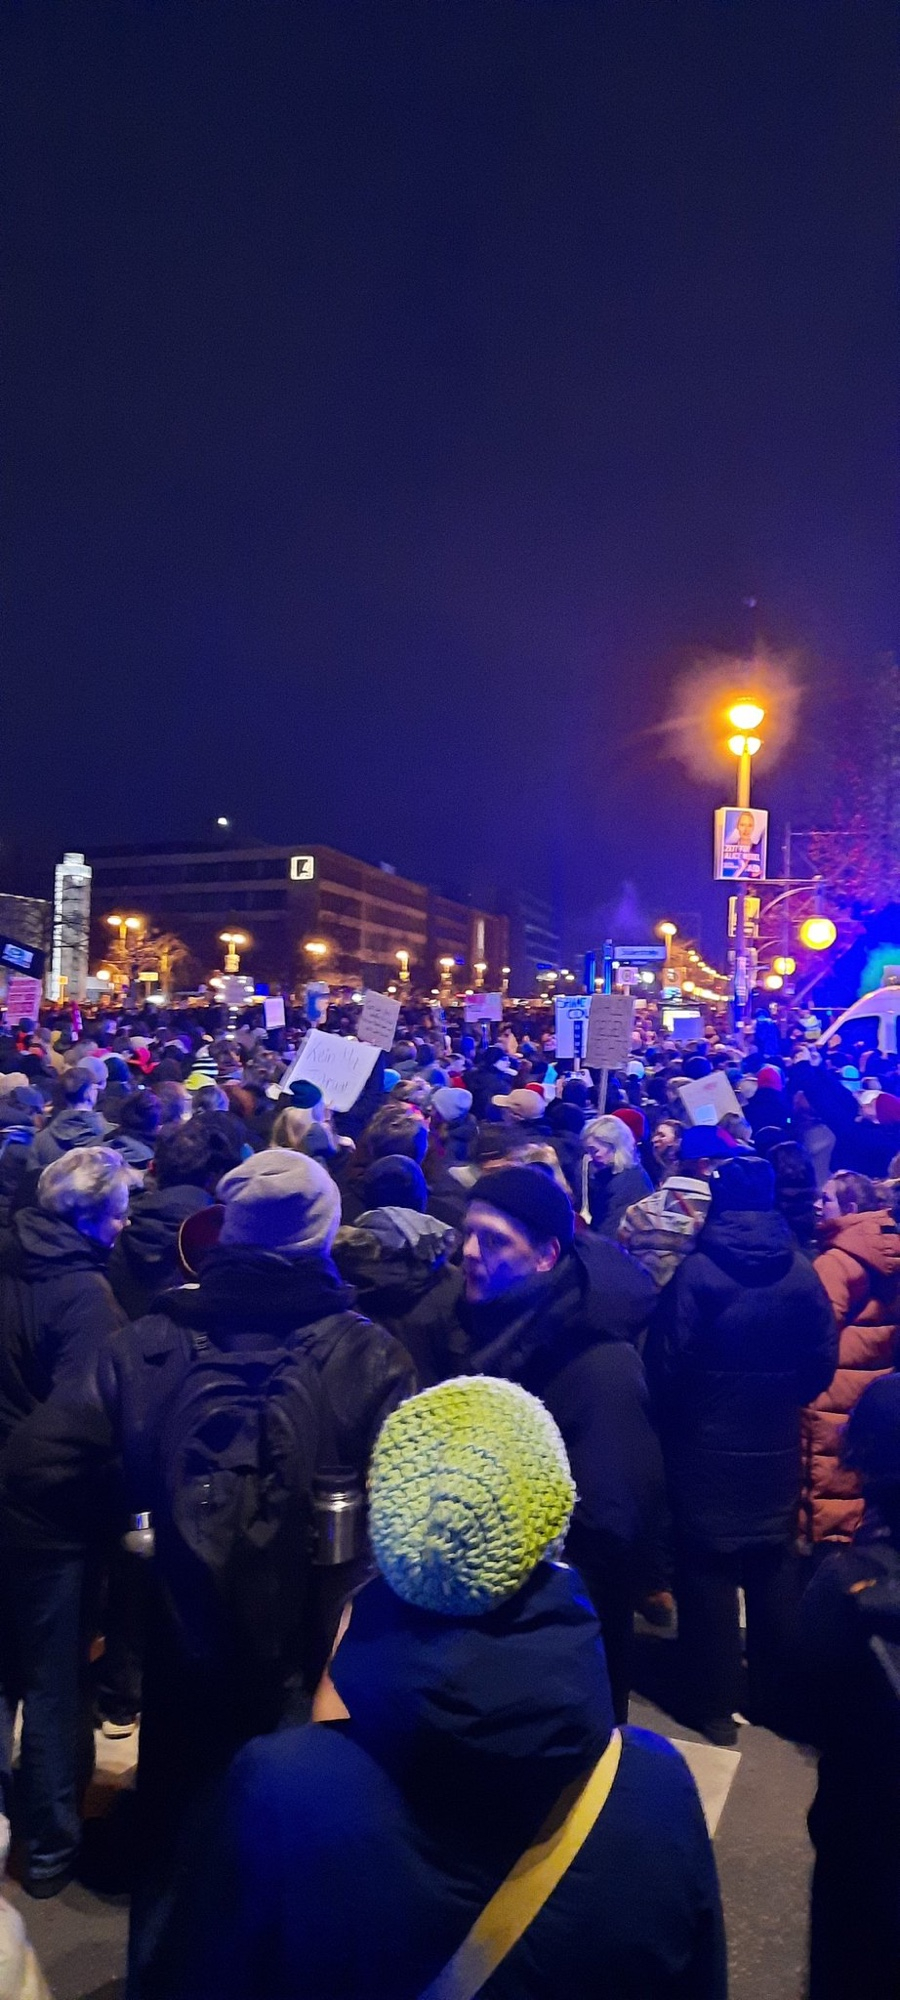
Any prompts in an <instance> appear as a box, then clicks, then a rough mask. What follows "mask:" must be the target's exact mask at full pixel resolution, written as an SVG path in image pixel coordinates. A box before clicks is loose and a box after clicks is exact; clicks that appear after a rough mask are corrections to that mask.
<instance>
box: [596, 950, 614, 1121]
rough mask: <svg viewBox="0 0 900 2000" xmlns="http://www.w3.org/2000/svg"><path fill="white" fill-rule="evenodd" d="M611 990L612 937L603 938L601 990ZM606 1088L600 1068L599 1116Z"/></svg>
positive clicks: (606, 1075)
mask: <svg viewBox="0 0 900 2000" xmlns="http://www.w3.org/2000/svg"><path fill="white" fill-rule="evenodd" d="M612 990H613V941H612V938H604V940H603V991H604V993H611V992H612ZM608 1090H609V1070H608V1069H602V1070H601V1071H600V1088H599V1090H598V1092H597V1100H598V1110H599V1113H600V1117H601V1118H602V1117H603V1113H604V1111H605V1110H606V1096H607V1092H608Z"/></svg>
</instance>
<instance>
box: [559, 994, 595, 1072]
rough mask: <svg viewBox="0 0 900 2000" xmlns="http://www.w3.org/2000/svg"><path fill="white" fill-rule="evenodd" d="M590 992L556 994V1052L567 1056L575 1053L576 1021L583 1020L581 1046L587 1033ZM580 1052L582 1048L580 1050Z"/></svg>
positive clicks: (561, 1055)
mask: <svg viewBox="0 0 900 2000" xmlns="http://www.w3.org/2000/svg"><path fill="white" fill-rule="evenodd" d="M591 999H592V995H591V994H590V993H558V994H557V996H556V1053H557V1055H558V1056H560V1057H563V1058H566V1057H569V1056H574V1054H575V1023H576V1021H580V1022H581V1030H580V1034H581V1048H583V1047H584V1038H585V1035H586V1034H587V1024H588V1016H589V1014H590V1011H591ZM579 1053H580V1050H579Z"/></svg>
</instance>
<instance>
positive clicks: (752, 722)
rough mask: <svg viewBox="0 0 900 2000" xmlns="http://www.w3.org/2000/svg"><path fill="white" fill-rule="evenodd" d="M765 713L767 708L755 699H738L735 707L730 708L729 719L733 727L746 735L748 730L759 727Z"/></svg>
mask: <svg viewBox="0 0 900 2000" xmlns="http://www.w3.org/2000/svg"><path fill="white" fill-rule="evenodd" d="M765 714H766V711H765V709H764V708H760V707H759V704H758V703H757V702H755V701H736V702H735V704H734V707H733V708H730V709H729V710H728V720H729V722H730V723H731V725H732V728H734V729H740V730H742V731H743V732H744V734H745V735H746V733H747V731H748V730H753V729H758V728H759V725H760V723H761V722H763V721H764V720H765Z"/></svg>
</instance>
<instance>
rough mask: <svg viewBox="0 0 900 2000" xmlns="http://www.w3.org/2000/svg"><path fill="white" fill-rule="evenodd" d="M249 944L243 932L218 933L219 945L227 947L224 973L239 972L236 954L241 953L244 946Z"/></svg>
mask: <svg viewBox="0 0 900 2000" xmlns="http://www.w3.org/2000/svg"><path fill="white" fill-rule="evenodd" d="M249 942H250V939H249V938H248V937H247V936H246V933H245V932H244V931H220V932H219V943H220V944H225V945H227V946H228V950H227V951H226V953H225V968H224V969H225V971H226V972H237V971H239V969H240V963H241V961H240V958H239V956H238V954H239V953H240V952H241V951H243V949H244V947H245V945H248V944H249Z"/></svg>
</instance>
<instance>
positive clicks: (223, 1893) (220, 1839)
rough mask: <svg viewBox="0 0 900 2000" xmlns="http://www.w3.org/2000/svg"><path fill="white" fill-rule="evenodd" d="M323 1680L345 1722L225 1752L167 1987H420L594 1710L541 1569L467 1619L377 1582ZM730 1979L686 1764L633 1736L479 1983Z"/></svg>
mask: <svg viewBox="0 0 900 2000" xmlns="http://www.w3.org/2000/svg"><path fill="white" fill-rule="evenodd" d="M332 1677H333V1679H334V1683H335V1686H336V1687H337V1688H338V1691H339V1693H340V1694H341V1697H342V1699H343V1701H344V1703H345V1705H346V1707H347V1708H348V1710H349V1712H350V1720H349V1722H347V1723H339V1724H332V1723H330V1724H324V1725H319V1726H315V1727H313V1728H309V1729H305V1730H293V1731H289V1732H282V1733H281V1734H280V1735H279V1736H278V1737H276V1738H272V1739H269V1740H260V1741H257V1742H255V1743H251V1744H249V1745H248V1746H247V1747H246V1748H245V1749H244V1750H243V1751H242V1752H241V1753H240V1755H239V1756H238V1758H237V1760H236V1761H235V1763H234V1765H233V1766H232V1769H231V1772H230V1773H229V1776H228V1779H227V1781H226V1784H225V1787H224V1791H223V1793H222V1794H221V1795H220V1798H219V1800H218V1802H217V1809H216V1812H215V1815H214V1821H213V1823H212V1824H211V1825H210V1828H209V1835H208V1838H206V1839H204V1840H203V1841H202V1842H201V1843H198V1844H197V1846H196V1849H195V1854H194V1858H193V1866H192V1868H191V1869H190V1872H189V1873H188V1875H187V1877H186V1881H185V1886H184V1895H183V1904H182V1907H181V1909H180V1910H179V1911H178V1912H177V1914H176V1921H175V1923H174V1924H173V1926H172V1929H173V1934H174V1936H175V1939H176V1941H177V1944H176V1950H177V1958H178V1963H177V1965H176V1967H175V1969H174V1972H173V1974H172V1976H171V1977H170V1980H169V1983H168V1984H167V1987H166V1992H167V1995H168V1996H169V2000H213V1996H215V2000H415V1996H416V1995H418V1994H420V1993H421V1992H422V1990H423V1988H424V1987H425V1986H426V1985H428V1984H429V1983H430V1981H431V1980H432V1979H434V1978H435V1977H436V1975H437V1973H438V1972H439V1970H440V1969H441V1967H442V1966H443V1965H444V1964H445V1963H446V1961H447V1959H448V1958H449V1957H450V1956H451V1954H452V1953H453V1952H454V1951H455V1950H456V1949H457V1947H458V1945H459V1944H460V1943H461V1942H462V1939H463V1937H464V1936H465V1934H466V1932H467V1931H468V1929H469V1927H470V1925H471V1924H472V1923H473V1922H474V1920H475V1918H476V1917H477V1915H478V1914H479V1912H480V1910H481V1909H482V1908H483V1906H484V1904H485V1903H486V1902H487V1900H488V1899H489V1897H490V1896H491V1895H492V1894H493V1893H494V1891H495V1889H497V1888H498V1887H499V1884H500V1882H501V1881H502V1880H503V1879H504V1877H505V1875H506V1874H507V1873H508V1871H509V1869H510V1867H511V1866H512V1864H513V1863H514V1861H515V1860H516V1859H517V1857H518V1856H519V1854H520V1853H521V1852H522V1851H523V1849H524V1848H525V1846H526V1845H527V1844H528V1842H529V1840H530V1839H531V1838H532V1837H533V1836H534V1834H535V1833H536V1831H537V1830H538V1828H539V1827H540V1825H541V1823H542V1821H543V1820H544V1818H545V1817H546V1815H547V1813H548V1811H549V1810H550V1808H551V1807H552V1806H553V1804H554V1803H555V1801H556V1800H557V1799H558V1797H559V1795H560V1792H561V1791H562V1790H563V1788H564V1787H565V1786H566V1785H567V1784H569V1783H570V1782H572V1781H573V1780H577V1779H579V1778H583V1776H585V1775H586V1773H587V1771H588V1770H589V1769H590V1768H591V1766H592V1765H593V1764H594V1763H595V1762H596V1760H597V1758H598V1757H599V1755H600V1754H601V1753H602V1751H603V1749H604V1747H605V1745H606V1743H607V1742H608V1740H609V1734H610V1729H611V1726H612V1713H611V1706H610V1698H609V1687H608V1683H607V1680H606V1673H605V1668H604V1662H603V1652H602V1648H601V1646H600V1644H599V1636H598V1632H597V1626H596V1621H595V1619H594V1617H593V1614H592V1613H591V1611H590V1609H589V1607H588V1605H587V1604H586V1603H585V1601H584V1599H583V1597H582V1596H581V1594H580V1591H579V1589H578V1584H577V1579H576V1578H575V1576H574V1574H573V1572H572V1571H570V1570H565V1569H561V1568H559V1567H557V1566H555V1565H552V1564H548V1563H542V1564H541V1565H540V1566H539V1567H538V1569H537V1570H536V1571H535V1572H534V1575H533V1576H532V1578H531V1579H530V1581H529V1582H528V1583H527V1584H526V1586H525V1588H524V1589H523V1590H521V1591H519V1592H518V1593H517V1595H516V1596H515V1597H514V1598H513V1599H512V1600H511V1601H510V1602H509V1603H508V1604H506V1605H504V1606H502V1607H501V1608H500V1609H499V1610H498V1611H496V1612H493V1613H491V1614H490V1615H489V1616H488V1617H486V1618H479V1619H465V1620H464V1619H450V1618H442V1617H441V1616H439V1615H438V1614H435V1613H429V1612H424V1611H420V1610H417V1609H415V1608H413V1607H411V1606H408V1605H405V1604H403V1603H401V1601H400V1599H399V1598H396V1597H394V1595H393V1593H392V1592H391V1591H390V1590H389V1588H388V1586H387V1584H385V1583H384V1582H383V1581H382V1580H381V1579H380V1578H379V1579H376V1581H375V1582H374V1583H372V1584H370V1585H368V1586H367V1588H366V1589H365V1590H364V1591H363V1592H362V1593H361V1594H360V1595H359V1596H358V1597H357V1598H356V1600H355V1603H354V1608H353V1617H352V1619H351V1622H350V1627H349V1630H348V1632H347V1635H346V1637H345V1638H344V1640H343V1641H342V1643H341V1645H340V1647H339V1648H338V1652H337V1653H336V1655H335V1658H334V1661H333V1662H332ZM661 1828H664V1829H665V1835H666V1837H665V1838H660V1829H661ZM725 1987H726V1975H725V1954H724V1944H723V1936H722V1921H721V1913H720V1908H719V1896H718V1887H717V1883H716V1878H715V1867H714V1863H713V1860H712V1852H711V1849H710V1845H709V1840H708V1836H707V1834H706V1829H705V1826H704V1824H703V1818H702V1813H701V1810H700V1805H699V1801H698V1799H697V1796H696V1792H695V1790H694V1786H693V1781H692V1779H691V1778H690V1775H689V1773H688V1771H687V1769H686V1766H685V1765H684V1764H683V1762H682V1760H681V1758H680V1757H679V1756H678V1755H677V1753H676V1752H674V1751H673V1750H672V1749H671V1748H670V1746H669V1745H668V1744H665V1743H663V1742H662V1741H661V1739H660V1738H658V1737H653V1736H650V1735H648V1734H645V1733H644V1732H642V1731H640V1730H629V1731H628V1732H627V1736H626V1740H625V1744H624V1748H623V1751H622V1759H621V1763H620V1766H619V1770H618V1773H617V1776H616V1779H615V1782H614V1785H613V1788H612V1791H611V1793H610V1796H609V1800H608V1802H607V1804H606V1806H605V1807H604V1810H603V1812H602V1813H601V1815H600V1817H599V1818H598V1820H597V1822H596V1824H595V1826H594V1828H593V1829H592V1831H591V1833H590V1834H589V1836H588V1839H587V1841H586V1842H585V1845H584V1847H583V1849H582V1850H581V1853H580V1854H579V1856H578V1858H577V1860H576V1861H575V1863H574V1864H573V1866H572V1867H571V1868H570V1869H569V1871H568V1872H567V1874H566V1875H565V1876H564V1878H563V1880H562V1882H561V1883H560V1884H559V1885H558V1887H557V1889H556V1890H555V1891H554V1893H553V1896H552V1897H551V1898H550V1900H549V1901H548V1903H547V1904H546V1905H545V1907H544V1909H543V1910H542V1911H541V1912H540V1914H539V1915H538V1916H537V1917H536V1918H535V1921H534V1923H533V1925H532V1926H531V1927H530V1928H529V1930H528V1931H527V1933H526V1935H525V1936H524V1937H523V1938H522V1939H521V1940H520V1941H519V1943H518V1944H517V1945H516V1946H515V1947H514V1949H513V1950H512V1952H511V1953H510V1954H509V1956H508V1957H507V1959H506V1960H505V1961H504V1963H503V1965H502V1966H501V1967H500V1968H499V1970H498V1971H497V1972H496V1973H495V1974H494V1976H493V1978H492V1979H491V1980H490V1981H489V1982H488V1984H487V1985H486V1986H485V1988H484V1994H485V2000H488V1995H490V1996H491V2000H557V1996H558V1995H559V1994H561V1993H565V1995H566V2000H635V1996H637V1995H638V1994H640V1996H641V2000H687V1996H688V1995H690V2000H724V1995H725Z"/></svg>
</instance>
